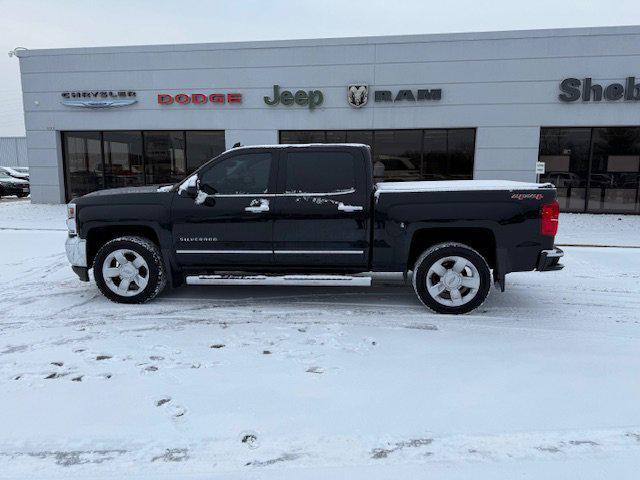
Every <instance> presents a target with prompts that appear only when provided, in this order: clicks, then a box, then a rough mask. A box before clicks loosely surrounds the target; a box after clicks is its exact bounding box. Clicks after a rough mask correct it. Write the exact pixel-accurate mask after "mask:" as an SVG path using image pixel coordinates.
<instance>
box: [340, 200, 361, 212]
mask: <svg viewBox="0 0 640 480" xmlns="http://www.w3.org/2000/svg"><path fill="white" fill-rule="evenodd" d="M338 210H340V211H341V212H360V211H362V207H361V206H360V205H345V204H344V203H342V202H340V203H339V204H338Z"/></svg>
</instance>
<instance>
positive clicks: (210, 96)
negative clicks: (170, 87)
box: [158, 93, 242, 105]
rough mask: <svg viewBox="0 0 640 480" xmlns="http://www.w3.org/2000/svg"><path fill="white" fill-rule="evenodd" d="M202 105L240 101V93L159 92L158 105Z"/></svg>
mask: <svg viewBox="0 0 640 480" xmlns="http://www.w3.org/2000/svg"><path fill="white" fill-rule="evenodd" d="M173 103H176V104H178V105H189V104H192V105H204V104H207V103H209V104H213V105H220V104H223V103H242V94H241V93H178V94H176V95H172V94H170V93H159V94H158V104H159V105H171V104H173Z"/></svg>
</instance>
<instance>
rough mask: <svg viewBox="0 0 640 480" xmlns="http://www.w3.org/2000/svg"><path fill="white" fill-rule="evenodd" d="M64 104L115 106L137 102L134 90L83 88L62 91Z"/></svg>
mask: <svg viewBox="0 0 640 480" xmlns="http://www.w3.org/2000/svg"><path fill="white" fill-rule="evenodd" d="M61 95H62V102H61V103H62V104H63V105H66V106H67V107H84V108H113V107H126V106H127V105H133V104H134V103H137V102H138V100H136V92H135V91H133V90H81V91H77V90H76V91H67V92H62V94H61Z"/></svg>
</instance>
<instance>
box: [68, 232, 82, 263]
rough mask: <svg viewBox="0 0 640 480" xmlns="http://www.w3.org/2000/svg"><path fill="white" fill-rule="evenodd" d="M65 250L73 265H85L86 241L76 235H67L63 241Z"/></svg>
mask: <svg viewBox="0 0 640 480" xmlns="http://www.w3.org/2000/svg"><path fill="white" fill-rule="evenodd" d="M65 250H66V251H67V258H68V259H69V263H70V264H71V265H73V266H74V267H86V266H87V241H86V240H83V239H82V238H80V237H78V236H77V235H76V236H73V237H67V241H66V243H65Z"/></svg>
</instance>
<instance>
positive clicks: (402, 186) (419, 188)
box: [376, 180, 554, 196]
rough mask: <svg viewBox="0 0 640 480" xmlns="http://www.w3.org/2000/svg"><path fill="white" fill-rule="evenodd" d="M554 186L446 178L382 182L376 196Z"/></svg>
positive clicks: (377, 187)
mask: <svg viewBox="0 0 640 480" xmlns="http://www.w3.org/2000/svg"><path fill="white" fill-rule="evenodd" d="M539 188H554V187H553V185H552V184H551V183H527V182H514V181H512V180H444V181H425V182H381V183H377V184H376V196H378V195H379V194H381V193H407V192H454V191H474V190H476V191H482V190H507V191H512V190H537V189H539Z"/></svg>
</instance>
